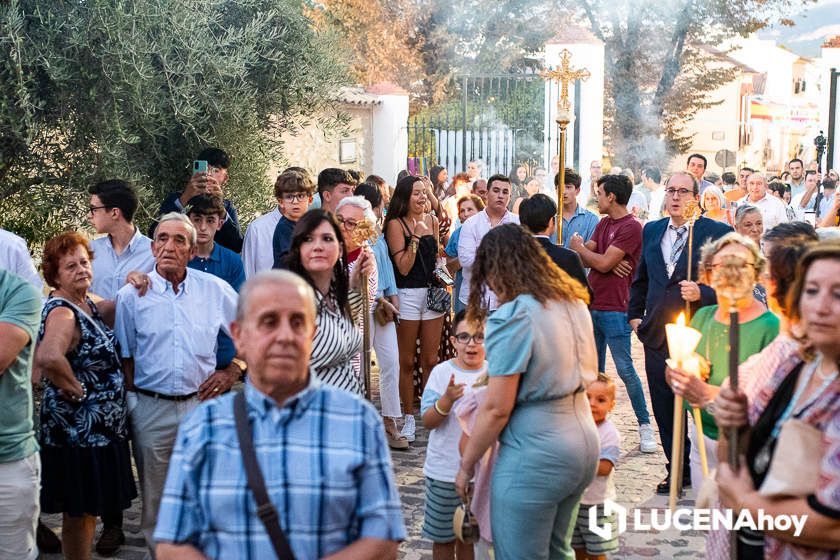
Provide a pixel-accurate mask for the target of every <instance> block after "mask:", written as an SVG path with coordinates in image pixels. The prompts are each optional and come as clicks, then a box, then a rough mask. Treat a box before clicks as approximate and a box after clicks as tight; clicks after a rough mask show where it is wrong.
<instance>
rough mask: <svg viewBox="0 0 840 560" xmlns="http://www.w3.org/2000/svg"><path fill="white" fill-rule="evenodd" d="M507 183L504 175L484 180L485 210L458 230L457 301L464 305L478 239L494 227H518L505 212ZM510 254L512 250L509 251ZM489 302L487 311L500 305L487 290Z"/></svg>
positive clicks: (512, 214) (514, 215)
mask: <svg viewBox="0 0 840 560" xmlns="http://www.w3.org/2000/svg"><path fill="white" fill-rule="evenodd" d="M510 191H511V186H510V179H509V178H508V177H506V176H505V175H493V176H492V177H490V179H488V180H487V206H486V207H485V208H484V210H482V211H481V212H479V213H478V214H475V215H474V216H472V217H471V218H469V219H468V220H467V221H466V222H464V225H463V226H461V237H460V238H459V239H458V261H460V263H461V271H462V273H463V278H464V280H463V282H462V283H461V292H460V294H459V296H458V299H459V300H460V301H461V303H463V304H464V305H466V304H467V302H468V301H469V299H470V280H471V279H472V266H473V262H475V252H476V250H477V249H478V245H479V244H480V243H481V239H482V238H483V237H484V236H485V235H487V232H488V231H490V230H491V229H493V228H494V227H496V226H500V225H502V224H508V223H511V222H512V223H514V224H518V223H519V216H517V215H516V214H514V213H513V212H510V211H508V209H507V207H508V204H509V203H510ZM511 250H515V248H513V247H511ZM487 294H488V299H487V301H486V302H485V305H486V307H487V309H489V310H490V311H493V310H495V309H496V308H497V307H498V306H499V304H498V302H497V301H496V294H494V293H493V292H492V291H491V290H487Z"/></svg>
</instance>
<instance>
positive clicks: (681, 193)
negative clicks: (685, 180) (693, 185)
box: [665, 188, 694, 197]
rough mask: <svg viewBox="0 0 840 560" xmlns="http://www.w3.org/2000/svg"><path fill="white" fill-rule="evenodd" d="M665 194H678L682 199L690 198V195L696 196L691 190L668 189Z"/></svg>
mask: <svg viewBox="0 0 840 560" xmlns="http://www.w3.org/2000/svg"><path fill="white" fill-rule="evenodd" d="M665 194H667V195H668V196H674V195H675V194H677V195H679V196H680V197H683V196H688V195H690V194H694V191H693V190H691V189H674V188H668V189H665Z"/></svg>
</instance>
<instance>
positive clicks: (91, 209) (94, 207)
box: [88, 206, 110, 214]
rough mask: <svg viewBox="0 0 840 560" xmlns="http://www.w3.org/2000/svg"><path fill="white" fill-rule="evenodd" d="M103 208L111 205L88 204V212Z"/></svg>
mask: <svg viewBox="0 0 840 560" xmlns="http://www.w3.org/2000/svg"><path fill="white" fill-rule="evenodd" d="M103 208H110V206H88V212H90V213H91V214H93V213H94V212H96V211H97V210H102V209H103Z"/></svg>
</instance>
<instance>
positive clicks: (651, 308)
mask: <svg viewBox="0 0 840 560" xmlns="http://www.w3.org/2000/svg"><path fill="white" fill-rule="evenodd" d="M669 221H670V219H669V218H662V219H661V220H656V221H654V222H648V223H647V224H645V227H644V230H643V231H642V256H641V258H640V259H639V266H638V267H637V268H636V276H635V277H634V278H633V283H632V284H631V285H630V305H629V306H628V309H627V319H628V320H632V319H641V320H642V322H641V324H640V325H639V327H638V329H636V334H637V335H638V337H639V340H641V341H642V343H643V344H644V345H645V346H648V347H650V348H653V349H656V350H661V349H664V348H665V346H666V341H665V325H666V324H668V323H673V322H674V320H675V319H676V317H677V315H679V313H680V311H682V310H684V309H685V302H684V301H683V299H682V296H681V295H680V282H682V281H683V280H687V278H686V274H687V272H688V247H686V248H685V249H683V252H682V254H681V255H680V258H679V260H678V261H677V265H676V267H675V268H674V273H673V274H672V275H671V277H670V278H669V277H668V271H667V268H666V266H665V259H664V258H663V257H662V248H661V245H660V244H661V242H662V236H663V235H665V231H666V230H667V229H668V223H669ZM730 231H732V228H731V227H730V226H728V225H727V224H724V223H722V222H718V221H715V220H710V219H709V218H702V217H701V218H699V219H698V220H697V221H696V222H695V223H694V239H693V242H692V245H691V246H692V261H693V263H692V266H691V277H692V278H691V279H692V280H694V281H695V282H696V281H697V278H698V277H699V272H700V271H699V270H698V267H699V263H700V248H701V247H702V246H703V244H704V243H706V242H707V241H709V240H713V239H718V238H719V237H722V236H724V235H726V234H727V233H729V232H730ZM715 303H717V297H716V296H715V292H714V290H712V289H711V288H710V287H709V286H706V285H700V301H698V302H694V303H692V304H691V311H692V313H694V311H695V310H697V309H699V308H701V307H705V306H707V305H714V304H715Z"/></svg>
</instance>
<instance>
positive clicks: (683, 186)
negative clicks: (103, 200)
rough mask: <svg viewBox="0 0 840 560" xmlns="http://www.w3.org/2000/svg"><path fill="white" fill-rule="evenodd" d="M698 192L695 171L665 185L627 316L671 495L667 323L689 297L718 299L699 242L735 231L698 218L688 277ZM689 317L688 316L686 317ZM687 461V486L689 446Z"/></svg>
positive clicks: (698, 303)
mask: <svg viewBox="0 0 840 560" xmlns="http://www.w3.org/2000/svg"><path fill="white" fill-rule="evenodd" d="M699 196H700V188H699V185H698V183H697V179H696V177H695V176H694V175H693V174H690V173H688V172H678V173H675V174H674V175H672V176H671V178H670V179H669V180H668V183H667V184H666V188H665V212H666V213H667V215H668V217H666V218H662V219H661V220H655V221H651V222H648V223H647V224H646V225H645V227H644V230H643V231H642V254H641V257H640V259H639V264H638V267H637V269H636V277H635V279H634V280H633V283H632V284H631V286H630V304H629V307H628V310H627V319H628V321H629V323H630V326H631V327H632V328H633V330H634V331H636V335H637V336H638V337H639V340H640V341H641V342H642V344H643V345H644V350H645V372H646V373H647V381H648V388H649V389H650V401H651V405H652V406H653V415H654V417H655V418H656V424H657V425H658V426H659V439H660V441H661V442H662V448H663V450H664V451H665V458H666V460H667V463H668V464H667V465H666V469H667V472H668V474H667V475H666V477H665V480H663V481H662V482H661V483H660V484H659V485H658V486H657V488H656V491H657V493H659V494H667V493H668V489H669V485H670V472H671V468H670V465H671V460H672V457H671V438H672V430H673V425H674V393H673V392H672V391H671V388H670V386H669V385H668V384H667V383H666V381H665V360H666V358H667V357H668V346H667V343H666V339H665V325H666V324H667V323H672V322H674V321H675V320H676V318H677V316H678V315H679V314H680V312H682V311H683V310H684V309H685V303H686V302H690V303H691V310H692V312H693V311H694V310H696V309H699V308H700V307H704V306H706V305H712V304H714V303H716V301H717V298H716V297H715V293H714V291H713V290H712V289H711V288H709V287H708V286H702V285H699V284H698V283H697V281H696V279H697V277H698V276H699V270H698V269H699V263H700V247H702V246H703V244H704V243H706V242H707V241H709V240H712V239H717V238H719V237H721V236H723V235H725V234H727V233H729V232H730V231H732V228H731V227H729V226H728V225H726V224H724V223H722V222H718V221H715V220H710V219H708V218H703V217H700V218H698V219H697V221H696V222H695V223H694V234H693V241H692V246H691V249H692V266H691V271H692V277H691V278H688V277H687V272H688V251H686V250H685V249H686V244H687V242H688V226H687V224H686V222H687V220H686V218H685V217H684V216H683V212H684V211H685V209H686V207H687V206H688V204H689V203H691V202H693V203H694V204H699ZM688 319H689V317H686V321H688ZM674 460H680V459H679V458H674ZM682 460H683V473H684V477H683V485H684V486H685V485H688V484H689V481H690V476H689V464H688V446H686V452H685V455H684V457H683V458H682Z"/></svg>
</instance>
